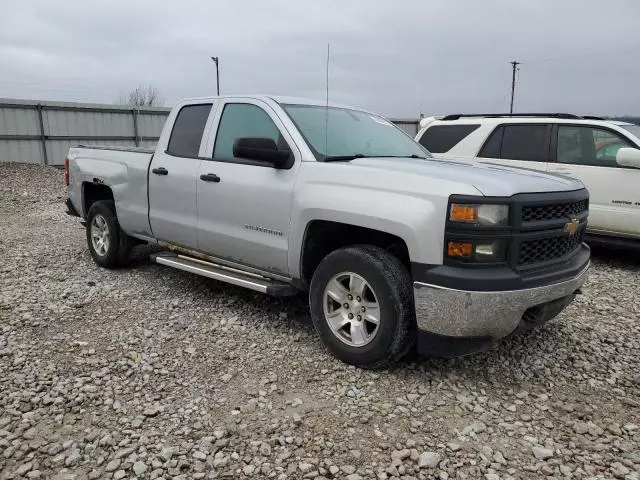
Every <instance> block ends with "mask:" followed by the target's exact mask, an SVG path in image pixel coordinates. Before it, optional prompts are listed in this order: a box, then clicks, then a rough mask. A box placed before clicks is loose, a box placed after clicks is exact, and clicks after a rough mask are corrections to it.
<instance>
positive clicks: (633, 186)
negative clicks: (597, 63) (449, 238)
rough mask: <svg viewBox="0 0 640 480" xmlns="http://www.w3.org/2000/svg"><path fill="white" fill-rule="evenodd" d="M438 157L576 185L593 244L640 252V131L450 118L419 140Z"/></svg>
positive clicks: (548, 120)
mask: <svg viewBox="0 0 640 480" xmlns="http://www.w3.org/2000/svg"><path fill="white" fill-rule="evenodd" d="M416 140H417V141H418V142H420V144H421V145H423V146H424V147H425V148H426V149H427V150H429V151H430V152H431V153H434V154H436V155H445V156H455V157H457V158H459V159H463V160H464V159H466V161H471V160H472V159H477V160H479V161H480V162H483V163H490V164H494V165H496V164H497V165H508V166H513V167H520V168H529V169H532V170H541V171H546V172H549V173H557V174H561V175H568V176H571V177H574V178H577V179H579V180H581V181H582V182H584V184H585V185H586V186H587V188H588V190H589V194H590V202H591V205H590V215H589V227H588V231H589V234H590V235H589V238H590V240H591V241H596V242H604V243H617V244H623V245H631V246H636V247H640V125H634V124H632V123H627V122H618V121H611V120H604V119H602V118H598V117H579V116H577V115H571V114H544V113H541V114H518V115H509V114H486V115H448V116H445V117H442V118H440V119H437V118H435V117H431V118H429V119H428V120H425V121H424V122H423V123H422V125H421V129H420V131H419V132H418V135H417V136H416Z"/></svg>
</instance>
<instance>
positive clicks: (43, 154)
mask: <svg viewBox="0 0 640 480" xmlns="http://www.w3.org/2000/svg"><path fill="white" fill-rule="evenodd" d="M169 111H170V110H169V109H166V108H150V109H140V110H132V109H131V108H129V107H126V106H119V105H102V104H87V103H63V102H36V101H30V100H14V99H0V163H3V162H18V163H40V164H48V165H62V164H63V163H64V157H65V155H66V154H67V151H68V150H69V147H71V146H72V145H78V144H83V145H113V146H136V145H139V146H141V147H149V146H154V145H155V144H156V142H157V141H158V137H159V136H160V133H161V132H162V127H163V125H164V121H165V119H166V117H167V115H168V114H169Z"/></svg>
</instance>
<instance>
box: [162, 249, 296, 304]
mask: <svg viewBox="0 0 640 480" xmlns="http://www.w3.org/2000/svg"><path fill="white" fill-rule="evenodd" d="M151 261H152V262H155V263H158V264H160V265H166V266H168V267H172V268H177V269H178V270H183V271H185V272H190V273H195V274H196V275H202V276H203V277H207V278H212V279H214V280H219V281H221V282H225V283H230V284H232V285H237V286H239V287H244V288H248V289H250V290H255V291H256V292H261V293H266V294H267V295H273V296H276V297H283V296H289V295H295V294H296V293H297V290H296V288H295V287H293V286H292V285H289V284H288V283H284V282H279V281H277V280H272V279H270V278H266V277H263V276H261V275H257V274H255V273H251V272H244V271H242V270H237V269H235V268H230V267H225V266H223V265H218V264H215V263H211V262H207V261H204V260H200V259H198V258H193V257H187V256H186V255H179V254H175V253H171V252H162V253H155V254H153V255H151Z"/></svg>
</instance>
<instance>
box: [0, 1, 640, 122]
mask: <svg viewBox="0 0 640 480" xmlns="http://www.w3.org/2000/svg"><path fill="white" fill-rule="evenodd" d="M1 15H2V22H1V25H2V26H1V28H0V97H10V98H30V99H42V100H71V101H83V102H104V103H114V102H115V101H116V100H117V99H118V97H119V95H120V94H121V93H123V92H126V91H127V90H128V89H130V88H132V87H135V86H136V85H138V84H153V85H155V86H156V87H157V88H158V90H159V91H160V92H161V95H162V97H163V99H164V101H165V103H166V104H167V105H171V104H172V103H174V102H175V101H176V100H178V99H179V98H183V97H194V96H201V95H211V94H214V93H215V66H214V64H213V62H212V61H211V60H210V57H211V56H212V55H217V56H219V57H220V77H221V78H220V81H221V93H223V94H225V93H274V94H280V95H295V96H305V97H312V98H321V99H324V96H325V61H326V48H327V43H330V44H331V61H330V67H329V77H330V80H329V83H330V85H329V95H330V98H331V100H333V101H336V102H341V103H348V104H351V105H358V106H362V107H365V108H368V109H371V110H374V111H378V112H380V113H382V114H384V115H387V116H390V117H416V116H417V115H418V113H419V112H424V113H425V114H441V113H452V112H478V111H482V112H485V111H505V110H508V107H509V94H510V82H511V65H510V64H509V61H511V60H519V61H521V62H523V64H522V65H521V70H520V72H519V74H518V81H517V87H516V101H515V109H516V111H518V110H519V111H521V112H522V111H567V112H575V113H583V114H586V113H590V114H625V113H629V114H631V113H634V114H639V113H640V88H639V85H640V60H639V56H638V53H639V52H640V30H639V26H640V0H608V1H602V0H518V1H514V0H484V1H479V0H420V1H389V0H340V1H334V0H323V1H315V2H311V1H304V0H286V1H285V0H269V1H263V0H233V1H224V2H223V1H207V0H201V1H195V0H181V1H166V0H165V1H158V0H139V1H137V0H110V1H87V0H58V1H51V0H4V1H3V7H2V14H1Z"/></svg>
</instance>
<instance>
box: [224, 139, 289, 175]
mask: <svg viewBox="0 0 640 480" xmlns="http://www.w3.org/2000/svg"><path fill="white" fill-rule="evenodd" d="M233 156H234V157H237V158H246V159H248V160H255V161H257V162H264V163H268V164H271V165H273V166H274V167H275V168H289V167H290V166H291V163H292V162H291V159H292V158H293V157H292V156H291V152H289V151H285V150H278V146H277V145H276V142H275V141H274V140H273V139H272V138H250V137H247V138H236V141H235V142H233Z"/></svg>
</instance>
